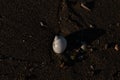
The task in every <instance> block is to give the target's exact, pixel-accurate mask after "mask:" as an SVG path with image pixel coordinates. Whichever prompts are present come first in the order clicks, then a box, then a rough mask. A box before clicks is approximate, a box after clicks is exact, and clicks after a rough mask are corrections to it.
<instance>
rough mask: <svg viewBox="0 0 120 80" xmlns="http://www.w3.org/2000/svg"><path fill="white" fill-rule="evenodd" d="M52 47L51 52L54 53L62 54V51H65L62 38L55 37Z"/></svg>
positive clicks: (65, 43) (64, 42)
mask: <svg viewBox="0 0 120 80" xmlns="http://www.w3.org/2000/svg"><path fill="white" fill-rule="evenodd" d="M52 47H53V51H54V52H55V53H58V54H60V53H62V52H64V50H65V49H66V47H67V41H66V39H65V38H64V37H63V36H58V35H56V36H55V38H54V41H53V45H52Z"/></svg>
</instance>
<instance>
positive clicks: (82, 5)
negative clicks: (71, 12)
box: [81, 3, 91, 11]
mask: <svg viewBox="0 0 120 80" xmlns="http://www.w3.org/2000/svg"><path fill="white" fill-rule="evenodd" d="M81 7H82V8H84V9H85V10H87V11H91V10H90V9H89V8H88V7H87V6H85V4H83V3H81Z"/></svg>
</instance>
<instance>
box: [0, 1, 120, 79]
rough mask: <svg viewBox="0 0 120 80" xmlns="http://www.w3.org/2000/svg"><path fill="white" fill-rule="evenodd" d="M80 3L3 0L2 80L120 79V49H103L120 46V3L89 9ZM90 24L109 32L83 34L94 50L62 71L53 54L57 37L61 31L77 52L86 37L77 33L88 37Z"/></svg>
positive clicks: (100, 3) (0, 35)
mask: <svg viewBox="0 0 120 80" xmlns="http://www.w3.org/2000/svg"><path fill="white" fill-rule="evenodd" d="M79 1H80V0H78V1H77V0H76V2H72V0H71V2H69V0H66V2H64V0H63V1H62V0H0V80H120V51H115V50H114V48H113V47H110V48H107V49H105V45H106V44H109V43H116V44H118V43H120V5H119V4H120V1H119V0H95V1H93V3H92V8H91V11H87V10H85V9H83V8H80V6H79ZM41 22H43V23H44V26H41V24H40V23H41ZM90 24H91V25H93V26H94V27H95V28H97V29H102V30H104V31H105V33H104V34H102V35H98V36H95V35H94V34H95V33H97V32H98V31H96V32H95V33H93V35H88V34H90V33H92V32H89V31H88V33H87V32H85V37H84V38H85V40H86V41H88V42H89V44H91V45H92V46H93V47H94V48H96V49H95V50H93V52H87V53H86V54H85V56H86V59H85V60H82V61H80V62H75V64H74V65H72V66H70V67H69V68H68V69H67V70H63V69H60V67H59V64H58V60H57V58H56V57H55V56H54V54H52V53H53V52H52V41H53V38H54V36H55V34H57V33H58V32H59V31H61V34H62V35H64V36H65V37H66V38H67V39H68V40H69V44H68V45H69V46H73V47H69V48H71V49H73V48H76V47H80V45H77V44H76V45H77V46H76V45H73V44H75V43H74V42H75V40H76V39H78V40H79V39H80V38H82V39H83V37H80V38H78V37H79V32H81V31H83V34H82V35H84V29H88V28H89V27H90ZM77 31H78V33H77ZM98 33H99V32H98ZM75 35H76V36H75ZM73 36H75V37H73ZM86 36H87V37H86ZM76 37H77V38H76ZM92 38H93V39H92ZM80 40H81V39H80ZM83 40H84V39H83ZM74 46H75V47H74ZM91 65H94V70H91V69H90V66H91Z"/></svg>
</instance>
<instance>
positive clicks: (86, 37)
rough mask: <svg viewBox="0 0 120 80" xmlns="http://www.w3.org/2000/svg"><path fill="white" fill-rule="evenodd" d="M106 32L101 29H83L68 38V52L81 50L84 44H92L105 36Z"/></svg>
mask: <svg viewBox="0 0 120 80" xmlns="http://www.w3.org/2000/svg"><path fill="white" fill-rule="evenodd" d="M105 32H106V31H105V30H103V29H99V28H89V29H83V30H79V31H76V32H73V33H71V34H70V35H68V36H66V39H67V41H68V46H67V50H72V49H76V48H79V47H80V46H81V44H82V43H86V44H91V43H92V42H93V41H94V40H96V39H97V38H99V37H100V36H102V35H103V34H105Z"/></svg>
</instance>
